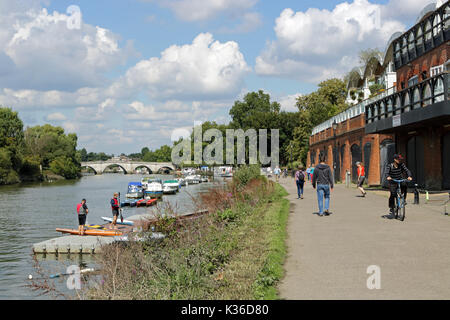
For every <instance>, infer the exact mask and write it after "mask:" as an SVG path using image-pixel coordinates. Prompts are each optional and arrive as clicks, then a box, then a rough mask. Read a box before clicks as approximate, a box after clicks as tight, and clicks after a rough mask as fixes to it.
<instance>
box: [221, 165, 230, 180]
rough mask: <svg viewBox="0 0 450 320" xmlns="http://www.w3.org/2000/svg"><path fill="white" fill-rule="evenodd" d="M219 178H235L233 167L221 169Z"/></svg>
mask: <svg viewBox="0 0 450 320" xmlns="http://www.w3.org/2000/svg"><path fill="white" fill-rule="evenodd" d="M219 176H221V177H225V178H230V177H232V176H233V167H219Z"/></svg>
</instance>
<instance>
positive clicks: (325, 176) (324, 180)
mask: <svg viewBox="0 0 450 320" xmlns="http://www.w3.org/2000/svg"><path fill="white" fill-rule="evenodd" d="M319 161H320V163H319V164H318V165H317V166H316V167H315V168H314V173H313V177H312V186H313V188H314V189H316V190H317V200H318V201H319V216H320V217H322V216H323V215H326V216H328V215H329V214H330V211H329V209H330V191H333V187H334V184H333V178H332V176H331V169H330V167H329V166H328V165H327V164H326V163H325V155H324V154H322V153H321V154H320V155H319ZM316 185H317V188H316ZM324 197H325V210H324V203H323V202H324V201H323V200H324Z"/></svg>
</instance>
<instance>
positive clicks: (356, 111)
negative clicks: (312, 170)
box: [308, 1, 450, 189]
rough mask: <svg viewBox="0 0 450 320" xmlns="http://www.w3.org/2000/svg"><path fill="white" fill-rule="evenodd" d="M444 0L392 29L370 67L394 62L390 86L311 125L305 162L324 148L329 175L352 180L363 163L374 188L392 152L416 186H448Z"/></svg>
mask: <svg viewBox="0 0 450 320" xmlns="http://www.w3.org/2000/svg"><path fill="white" fill-rule="evenodd" d="M449 3H450V1H447V2H445V3H444V4H442V5H441V6H439V7H437V6H436V4H434V3H433V4H430V5H428V6H426V7H425V8H424V10H423V11H422V12H421V14H420V15H419V18H418V19H417V22H416V24H415V25H414V26H413V27H412V28H410V29H409V30H408V31H406V32H404V33H396V34H394V36H393V37H392V38H391V40H390V42H389V43H388V47H387V50H386V53H385V57H384V58H383V59H380V61H379V62H380V63H379V64H378V65H376V67H375V68H374V70H377V72H379V73H381V74H386V70H387V71H392V70H391V67H392V63H393V65H394V67H395V72H396V81H395V82H393V84H394V86H393V87H392V88H386V90H385V91H384V92H383V93H382V94H380V95H377V96H375V97H374V98H372V99H367V100H364V101H362V102H361V103H359V104H358V105H356V106H354V107H351V108H350V109H348V110H347V111H345V112H344V113H342V114H339V115H337V116H335V117H333V118H332V119H330V120H328V121H326V122H324V123H323V124H321V125H319V126H318V127H316V128H314V130H313V132H312V135H311V137H310V153H309V156H308V165H314V164H317V163H318V154H319V153H324V154H325V155H326V156H327V162H328V164H329V165H330V166H331V167H332V168H334V172H335V178H336V180H342V179H344V177H345V171H346V170H349V171H350V172H351V173H352V179H353V180H355V179H356V166H355V162H356V161H362V162H363V163H365V166H366V172H367V174H366V176H367V178H368V183H369V185H379V184H381V183H382V182H383V176H384V169H385V166H386V163H388V162H390V161H392V156H393V154H394V153H395V152H399V153H402V154H403V155H405V157H406V165H407V166H408V167H409V168H410V169H411V171H412V172H413V176H414V182H415V183H418V184H419V186H420V187H422V188H426V189H450V105H449V101H448V99H449V95H448V90H449V86H448V84H449V82H448V81H449V77H448V74H447V71H448V69H447V67H448V65H449V61H448V57H449V43H448V41H449V40H450V4H449ZM372 65H373V63H372ZM389 66H391V67H389ZM368 67H370V66H366V69H367V68H368ZM386 68H389V70H388V69H386ZM361 74H368V72H367V70H366V71H365V72H364V73H361ZM373 78H374V77H373V76H372V79H373ZM375 79H376V77H375ZM357 82H358V81H357ZM359 82H360V83H364V82H366V83H367V81H359Z"/></svg>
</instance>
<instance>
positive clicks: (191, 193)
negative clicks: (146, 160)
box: [0, 174, 214, 299]
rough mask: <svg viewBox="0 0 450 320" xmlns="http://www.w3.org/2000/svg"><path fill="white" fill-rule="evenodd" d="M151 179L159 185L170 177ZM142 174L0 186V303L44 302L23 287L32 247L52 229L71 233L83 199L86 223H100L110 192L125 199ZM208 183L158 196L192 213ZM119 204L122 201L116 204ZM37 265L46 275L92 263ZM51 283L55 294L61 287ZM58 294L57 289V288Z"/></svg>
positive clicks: (43, 260) (71, 260) (44, 259)
mask: <svg viewBox="0 0 450 320" xmlns="http://www.w3.org/2000/svg"><path fill="white" fill-rule="evenodd" d="M156 177H159V178H161V179H162V180H167V179H170V178H171V176H167V175H164V176H163V175H161V176H158V175H156ZM141 178H142V175H123V174H103V175H95V176H94V175H92V176H84V177H83V178H81V179H79V180H76V181H59V182H53V183H33V184H21V185H14V186H1V187H0V203H1V206H0V299H48V298H49V296H46V295H44V296H42V295H41V293H42V292H39V291H37V292H35V291H33V290H31V289H30V288H28V287H26V285H27V284H29V283H30V281H29V280H28V279H27V277H28V275H29V274H33V275H36V269H35V266H34V259H33V257H34V255H33V254H32V245H33V244H34V243H36V242H41V241H44V240H48V239H51V238H56V237H59V236H61V234H59V233H57V232H56V231H55V228H57V227H61V228H74V229H76V228H77V225H78V221H77V216H76V205H77V203H79V202H80V201H81V199H82V198H86V200H87V205H88V208H89V214H88V223H89V224H100V223H102V224H103V223H104V222H103V221H102V220H101V217H102V216H108V217H109V216H111V208H110V205H109V202H110V199H111V198H112V196H113V193H114V192H120V193H121V195H122V198H124V197H125V194H126V191H127V185H128V182H131V181H140V180H141ZM213 185H214V184H213V183H202V184H198V185H191V186H188V187H183V188H182V189H181V191H180V192H179V193H177V194H176V195H167V196H166V195H165V196H163V200H162V201H163V203H170V204H171V206H172V207H173V208H175V210H176V212H178V213H183V212H189V211H192V210H194V209H195V205H194V203H193V200H192V199H193V198H196V195H198V194H199V193H201V192H206V191H207V190H208V189H209V188H210V187H211V186H213ZM122 200H123V199H122ZM150 210H154V209H152V208H135V207H134V208H130V207H125V208H124V211H123V216H124V218H127V217H129V216H132V215H135V214H141V213H147V212H149V211H150ZM37 261H38V262H39V264H40V265H41V267H42V268H43V269H44V270H45V272H46V273H47V274H50V273H58V272H64V271H65V268H66V266H68V265H70V264H78V265H82V266H89V267H90V264H92V263H93V259H92V257H91V256H90V255H83V256H80V255H71V256H69V257H68V256H67V255H61V256H60V257H55V256H54V255H53V256H50V255H48V256H43V255H38V256H37ZM61 282H62V280H60V281H59V283H56V284H55V286H56V287H57V288H58V289H61V288H62V287H64V286H63V285H62V284H61ZM62 290H63V289H62Z"/></svg>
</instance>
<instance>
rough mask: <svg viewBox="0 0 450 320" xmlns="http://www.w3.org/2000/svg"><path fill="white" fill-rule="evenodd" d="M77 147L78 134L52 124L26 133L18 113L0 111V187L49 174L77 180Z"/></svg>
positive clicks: (78, 163) (6, 109)
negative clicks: (67, 131)
mask: <svg viewBox="0 0 450 320" xmlns="http://www.w3.org/2000/svg"><path fill="white" fill-rule="evenodd" d="M76 146H77V135H76V134H73V133H69V134H65V132H64V129H63V128H61V127H54V126H51V125H49V124H46V125H43V126H34V127H27V128H26V129H25V130H24V128H23V122H22V120H21V119H20V118H19V116H18V113H17V112H14V111H12V110H11V109H9V108H0V185H1V184H14V183H19V182H21V181H38V180H44V179H45V178H46V173H49V174H51V175H53V176H54V177H63V178H66V179H73V178H76V177H78V176H79V173H80V159H79V157H78V156H77V152H76Z"/></svg>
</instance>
